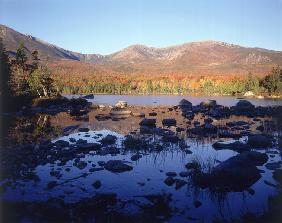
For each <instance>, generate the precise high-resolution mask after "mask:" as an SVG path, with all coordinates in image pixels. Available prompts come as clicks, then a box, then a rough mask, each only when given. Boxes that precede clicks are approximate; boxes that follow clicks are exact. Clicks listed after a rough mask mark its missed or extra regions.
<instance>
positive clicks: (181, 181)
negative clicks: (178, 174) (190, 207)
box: [175, 179, 187, 190]
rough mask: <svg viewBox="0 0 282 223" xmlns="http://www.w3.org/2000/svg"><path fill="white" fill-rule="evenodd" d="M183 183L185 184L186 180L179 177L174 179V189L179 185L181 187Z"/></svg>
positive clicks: (178, 187) (177, 188)
mask: <svg viewBox="0 0 282 223" xmlns="http://www.w3.org/2000/svg"><path fill="white" fill-rule="evenodd" d="M185 184H187V182H186V181H184V180H181V179H175V189H176V190H179V189H180V188H181V187H183V186H184V185H185Z"/></svg>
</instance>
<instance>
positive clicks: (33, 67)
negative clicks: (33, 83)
mask: <svg viewBox="0 0 282 223" xmlns="http://www.w3.org/2000/svg"><path fill="white" fill-rule="evenodd" d="M31 57H32V65H31V73H32V72H33V71H35V70H36V69H38V66H39V62H40V59H39V57H38V51H37V50H34V51H33V52H32V54H31Z"/></svg>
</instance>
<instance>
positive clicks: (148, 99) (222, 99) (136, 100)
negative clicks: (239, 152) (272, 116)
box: [65, 95, 282, 106]
mask: <svg viewBox="0 0 282 223" xmlns="http://www.w3.org/2000/svg"><path fill="white" fill-rule="evenodd" d="M65 96H66V97H68V98H72V97H74V98H76V97H78V96H77V95H65ZM183 98H184V99H186V100H188V101H190V102H191V103H192V104H193V105H198V104H200V103H201V102H202V101H204V100H207V99H211V100H216V101H218V102H219V104H221V105H224V106H234V105H235V104H236V103H237V102H238V101H239V100H240V99H238V98H237V97H232V96H182V95H181V96H179V95H177V96H174V95H95V96H94V99H89V100H88V101H90V102H92V103H95V104H106V105H115V103H116V102H117V101H127V102H128V104H130V105H139V106H145V105H147V106H149V105H154V106H159V105H162V106H174V105H178V103H179V101H180V100H182V99H183ZM246 100H248V101H250V102H251V103H252V104H254V105H255V106H275V105H282V100H281V99H257V98H246Z"/></svg>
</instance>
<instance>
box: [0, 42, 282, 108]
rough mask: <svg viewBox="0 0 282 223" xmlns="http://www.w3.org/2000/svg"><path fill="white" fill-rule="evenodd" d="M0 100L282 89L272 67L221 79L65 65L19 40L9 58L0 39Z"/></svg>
mask: <svg viewBox="0 0 282 223" xmlns="http://www.w3.org/2000/svg"><path fill="white" fill-rule="evenodd" d="M0 50H1V53H0V59H1V76H0V77H1V86H0V87H1V88H0V95H1V105H2V107H3V106H7V105H8V104H9V103H11V102H13V103H14V104H17V105H18V104H24V103H26V102H27V101H30V100H31V99H33V98H39V97H52V96H54V95H57V94H58V93H65V94H88V93H94V94H98V93H101V94H206V95H210V94H219V95H232V94H233V95H234V94H240V93H244V92H246V91H252V92H254V93H255V94H279V95H281V94H282V69H280V68H279V67H275V68H273V69H272V71H271V72H270V73H269V74H268V75H266V76H265V77H262V78H259V77H258V76H256V75H254V74H251V73H249V74H248V75H247V77H244V78H243V77H234V78H229V79H223V80H222V79H220V78H216V77H210V78H209V77H205V76H199V77H194V78H191V77H189V76H187V75H186V76H185V75H182V76H181V75H177V74H173V75H170V76H168V75H167V76H164V75H134V74H132V75H130V74H115V73H111V72H109V71H106V70H105V71H99V70H98V71H97V70H95V68H94V67H90V68H89V69H88V70H87V69H86V70H81V71H80V70H79V69H81V66H80V65H79V64H78V65H77V66H78V67H79V69H76V70H75V69H73V68H72V67H71V66H70V67H69V68H68V69H65V68H64V67H62V66H58V67H56V68H54V67H52V66H49V65H48V64H47V63H46V62H43V61H41V60H40V58H39V55H38V52H37V51H36V50H35V51H33V52H32V53H31V58H28V56H27V52H26V48H25V46H24V44H23V43H21V44H20V45H19V47H18V49H17V51H16V54H15V57H14V58H9V57H8V54H7V52H6V50H5V47H4V46H3V42H2V40H1V39H0Z"/></svg>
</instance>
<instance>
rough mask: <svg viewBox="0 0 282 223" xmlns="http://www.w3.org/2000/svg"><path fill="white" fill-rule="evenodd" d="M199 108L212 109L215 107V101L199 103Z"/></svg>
mask: <svg viewBox="0 0 282 223" xmlns="http://www.w3.org/2000/svg"><path fill="white" fill-rule="evenodd" d="M200 106H201V107H203V108H213V107H215V106H216V100H210V99H209V100H206V101H203V102H201V103H200Z"/></svg>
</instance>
